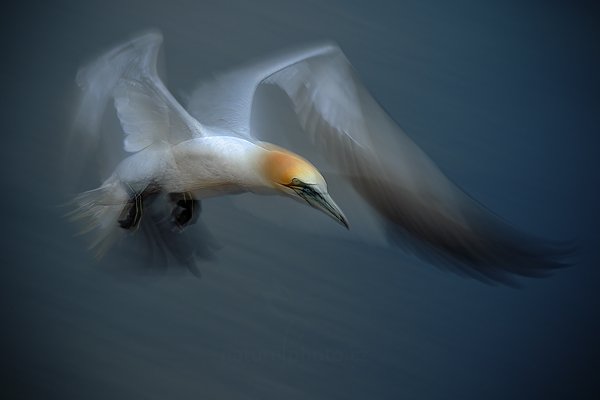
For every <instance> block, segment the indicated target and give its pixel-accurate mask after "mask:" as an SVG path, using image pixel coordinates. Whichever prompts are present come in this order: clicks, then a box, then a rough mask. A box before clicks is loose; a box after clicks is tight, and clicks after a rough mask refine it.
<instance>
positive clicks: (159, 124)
mask: <svg viewBox="0 0 600 400" xmlns="http://www.w3.org/2000/svg"><path fill="white" fill-rule="evenodd" d="M161 43H162V36H161V35H160V34H159V33H155V32H152V33H147V34H144V35H142V36H139V37H137V38H135V39H132V40H130V41H128V42H126V43H124V44H122V45H120V46H117V47H115V48H114V49H112V50H110V51H109V52H107V53H106V54H104V55H103V56H101V57H100V58H98V59H97V60H96V61H94V62H93V63H92V64H90V65H89V66H87V67H85V68H83V69H81V70H80V71H79V72H78V74H77V84H78V85H79V86H80V87H81V88H82V91H83V95H82V97H81V100H80V105H79V110H78V114H77V116H76V121H75V123H76V126H77V127H78V128H80V129H81V130H82V131H84V132H88V133H89V134H91V135H92V136H96V135H97V134H98V130H99V125H100V122H101V119H102V116H103V114H104V111H105V108H106V104H107V102H108V101H109V100H110V99H111V98H113V99H114V104H115V108H116V110H117V115H118V117H119V120H120V122H121V126H122V127H123V131H124V132H125V140H124V148H125V150H126V151H128V152H136V151H140V150H142V149H144V148H146V147H148V146H149V145H151V144H152V143H155V142H157V141H161V140H163V141H167V142H170V143H179V142H181V141H183V140H187V139H191V138H193V137H197V136H201V135H202V130H201V126H200V124H199V123H198V121H196V120H195V119H194V118H192V117H191V116H190V115H189V114H188V113H187V111H186V110H185V109H184V108H183V107H182V106H181V105H180V104H179V103H178V102H177V100H175V98H174V97H173V95H172V94H171V93H170V92H169V91H168V90H167V88H166V87H165V86H164V84H163V82H162V81H161V79H160V77H159V76H158V73H157V71H156V62H157V57H158V52H159V49H160V45H161Z"/></svg>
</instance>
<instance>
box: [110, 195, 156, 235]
mask: <svg viewBox="0 0 600 400" xmlns="http://www.w3.org/2000/svg"><path fill="white" fill-rule="evenodd" d="M130 190H131V195H130V197H129V201H128V202H127V203H126V204H125V206H124V207H123V210H122V211H121V214H120V215H119V220H118V222H119V226H120V227H121V228H123V229H126V230H130V231H133V230H135V229H137V227H138V226H139V224H140V221H141V220H142V213H143V211H144V200H146V199H147V198H148V197H149V196H151V195H153V194H156V193H157V192H158V188H157V187H155V186H153V185H149V186H148V187H146V189H144V191H143V192H141V193H137V192H135V191H134V190H133V189H131V188H130Z"/></svg>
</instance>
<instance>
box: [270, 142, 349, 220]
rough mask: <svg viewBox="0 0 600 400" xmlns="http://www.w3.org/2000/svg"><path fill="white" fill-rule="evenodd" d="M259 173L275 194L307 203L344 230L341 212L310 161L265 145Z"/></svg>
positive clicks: (343, 217) (344, 218)
mask: <svg viewBox="0 0 600 400" xmlns="http://www.w3.org/2000/svg"><path fill="white" fill-rule="evenodd" d="M267 150H268V151H267V153H266V154H265V158H264V164H263V168H264V170H263V172H264V174H265V177H266V178H267V180H268V181H269V183H271V184H272V186H273V187H274V188H275V189H276V190H277V191H279V193H281V194H283V195H285V196H288V197H291V198H293V199H295V200H298V201H301V202H302V203H305V204H306V203H308V205H310V206H311V207H313V208H316V209H317V210H320V211H322V212H324V213H325V214H327V215H328V216H330V217H331V218H333V219H334V220H336V221H337V222H338V223H340V224H342V225H344V226H345V227H346V228H348V229H349V227H348V222H347V220H346V217H345V216H344V213H343V212H342V210H341V209H340V208H339V207H338V205H337V204H335V202H334V201H333V199H332V198H331V196H330V195H329V193H327V183H326V182H325V179H324V178H323V176H322V175H321V173H319V171H318V170H317V168H315V166H314V165H312V164H311V163H310V162H308V161H307V160H305V159H304V158H302V157H300V156H299V155H297V154H294V153H292V152H290V151H287V150H285V149H281V148H279V147H275V146H269V147H268V148H267Z"/></svg>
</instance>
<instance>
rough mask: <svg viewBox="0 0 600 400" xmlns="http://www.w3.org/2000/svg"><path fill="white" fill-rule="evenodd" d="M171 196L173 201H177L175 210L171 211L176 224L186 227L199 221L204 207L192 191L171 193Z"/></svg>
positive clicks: (180, 227) (182, 227) (179, 226)
mask: <svg viewBox="0 0 600 400" xmlns="http://www.w3.org/2000/svg"><path fill="white" fill-rule="evenodd" d="M169 196H170V198H171V201H172V202H173V203H175V206H174V207H173V211H171V216H172V217H173V223H174V224H175V226H177V227H178V228H179V229H184V228H185V227H187V226H189V225H193V224H195V223H196V221H198V217H199V216H200V211H201V209H202V208H201V205H200V201H199V200H196V199H194V197H193V196H192V194H191V193H187V192H183V193H170V194H169Z"/></svg>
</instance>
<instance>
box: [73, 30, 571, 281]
mask: <svg viewBox="0 0 600 400" xmlns="http://www.w3.org/2000/svg"><path fill="white" fill-rule="evenodd" d="M161 41H162V37H161V36H160V34H158V33H148V34H145V35H142V36H139V37H137V38H135V39H133V40H131V41H128V42H126V43H125V44H123V45H120V46H118V47H116V48H114V49H113V50H111V51H109V52H108V53H106V54H105V55H103V56H102V57H100V58H99V59H98V60H97V61H95V62H94V63H92V64H91V65H90V66H88V67H86V68H84V69H82V70H81V71H80V72H79V74H78V75H77V82H78V84H79V85H80V86H81V88H82V90H83V96H82V99H81V102H80V107H79V109H78V113H77V115H76V126H77V127H78V128H79V129H80V130H81V131H83V132H86V134H87V135H89V136H88V137H89V138H90V139H93V138H96V137H97V134H98V132H99V125H100V121H101V118H102V115H103V113H104V110H105V107H106V104H107V103H108V102H109V101H110V100H111V99H112V100H113V101H114V105H115V108H116V110H117V115H118V118H119V120H120V122H121V126H122V128H123V131H124V132H125V138H124V146H123V147H124V149H125V150H126V151H127V152H130V153H133V154H132V155H130V156H129V157H127V158H125V159H124V160H123V161H122V162H121V163H120V164H119V166H118V167H117V168H116V170H115V171H114V173H113V174H112V176H111V177H109V178H108V179H107V180H106V181H105V182H104V184H103V185H101V187H100V188H99V189H96V190H94V191H90V192H86V193H84V194H82V195H80V196H79V197H78V198H77V203H78V206H79V211H77V212H76V213H75V215H76V216H77V217H81V218H84V219H85V220H87V222H88V226H87V228H88V229H91V230H95V231H96V232H97V233H98V235H97V237H98V239H97V243H96V245H97V244H98V243H101V244H104V243H107V242H109V241H110V239H111V238H113V237H114V235H115V232H119V231H122V230H123V228H125V229H131V228H132V227H136V226H137V224H138V223H139V221H140V219H141V215H137V214H135V213H141V209H142V208H143V207H142V203H143V201H144V200H145V198H146V197H148V196H152V195H155V194H158V193H171V194H184V196H185V195H186V194H187V195H189V196H193V197H190V198H192V199H194V200H195V199H201V198H204V197H207V196H215V195H223V194H231V193H239V192H244V191H251V192H256V193H262V194H280V195H286V196H288V197H292V198H295V199H296V200H300V201H303V202H305V203H308V204H309V205H311V206H312V207H315V208H317V209H320V210H321V211H323V212H325V213H326V214H328V215H329V216H331V217H333V218H334V219H336V220H337V221H338V222H340V223H342V224H344V225H346V226H347V222H346V219H345V216H344V215H343V213H342V212H341V210H340V209H339V207H337V205H336V204H335V203H334V202H333V200H332V199H331V197H330V196H329V194H328V193H327V185H326V183H325V180H324V179H323V177H322V176H321V174H320V173H319V171H317V170H316V168H314V166H312V164H310V163H309V162H307V161H306V160H304V159H303V158H302V157H300V156H298V155H297V154H295V153H293V152H290V151H289V150H286V149H280V148H277V147H274V146H272V145H270V144H268V143H264V142H262V141H261V140H263V139H264V138H263V137H261V132H257V131H256V130H255V129H254V128H253V127H254V126H256V121H259V122H260V123H268V121H269V120H270V118H272V117H273V115H272V113H271V108H272V107H271V106H270V105H269V100H270V99H269V97H270V96H271V95H269V94H268V93H267V95H265V96H258V95H257V92H258V91H259V89H260V88H261V87H263V86H271V87H276V88H278V89H279V90H280V93H281V92H283V93H284V94H285V95H286V96H287V97H288V99H289V100H290V104H291V107H292V108H293V111H294V114H295V117H296V118H297V121H298V123H299V124H300V126H301V128H302V129H303V132H304V133H305V135H306V139H307V142H308V143H310V146H311V147H310V149H309V150H308V151H310V152H314V153H315V154H316V153H319V154H320V155H321V156H323V157H325V159H326V160H327V163H328V164H329V166H330V167H331V168H332V170H333V171H334V172H335V173H336V174H337V175H340V176H343V177H344V178H345V179H346V184H348V185H352V187H353V189H354V190H355V191H356V192H357V193H358V194H359V195H360V197H361V198H362V201H363V202H364V203H363V204H362V207H369V208H371V209H373V210H375V212H376V213H377V215H378V218H380V220H381V227H382V229H384V230H385V232H386V233H387V234H388V235H389V237H390V238H392V239H393V240H394V241H395V242H396V243H398V244H402V245H404V246H405V247H407V248H410V249H411V250H412V251H414V252H415V253H417V254H418V255H421V256H423V257H425V258H428V259H431V260H434V262H436V263H443V264H448V265H452V266H455V267H457V268H459V269H460V270H462V271H465V272H468V273H469V274H470V275H472V276H475V277H477V278H480V279H484V280H488V281H490V280H491V281H504V282H508V281H510V274H511V273H515V274H519V275H527V276H542V275H545V274H546V273H547V271H548V270H549V269H552V268H556V267H559V266H561V265H563V263H562V259H563V257H564V256H565V255H566V254H567V249H566V248H564V247H560V246H558V247H557V246H554V245H552V244H549V243H547V242H542V241H539V240H534V239H532V238H530V237H528V236H526V235H524V234H522V233H520V232H518V231H517V230H515V229H514V228H512V227H510V226H509V225H508V224H506V223H504V222H503V221H501V220H500V219H499V218H497V217H495V216H494V215H493V214H492V213H490V212H488V211H487V210H486V209H485V208H484V207H482V206H481V205H480V204H479V203H477V202H476V201H475V200H473V199H472V198H470V197H469V196H467V195H466V194H465V193H464V192H462V191H461V190H460V189H459V188H458V187H457V186H455V185H454V184H452V183H451V182H450V181H449V180H448V179H447V178H446V177H445V176H444V174H443V173H442V172H441V171H440V170H439V169H438V168H437V167H436V166H435V164H434V163H433V162H432V161H431V160H430V159H429V158H428V157H427V156H426V155H425V154H424V153H423V151H422V150H421V149H419V148H418V146H417V145H416V144H415V143H414V142H413V141H412V140H411V139H410V138H409V137H408V136H407V135H406V134H405V133H404V132H403V131H402V130H401V129H400V128H399V127H398V126H397V125H396V123H395V122H394V121H393V120H392V119H391V118H390V117H389V116H388V115H387V114H386V113H385V111H383V109H382V108H381V107H380V106H379V105H378V104H377V102H376V101H375V100H374V99H373V97H372V96H371V95H370V94H369V93H368V91H367V90H366V88H365V87H364V86H363V85H362V84H361V83H360V80H359V79H358V77H357V75H356V73H355V71H354V70H353V68H352V67H351V65H350V63H349V62H348V60H347V59H346V57H345V56H344V54H343V53H342V51H341V50H340V49H339V47H337V45H335V44H333V43H324V44H318V45H315V46H310V47H305V48H301V49H297V50H293V51H290V52H287V53H283V54H280V55H277V56H274V57H271V58H268V59H264V60H261V61H259V62H256V63H253V64H250V65H247V66H243V67H241V68H237V69H233V70H231V71H229V72H225V73H222V74H219V75H217V76H216V77H214V78H212V79H209V80H207V81H205V82H203V83H201V84H200V85H199V86H198V88H197V89H196V91H195V92H194V93H193V95H192V98H191V101H190V104H189V107H188V110H189V112H190V114H191V115H193V116H194V117H195V118H194V117H192V116H191V115H190V114H188V111H186V110H185V109H184V108H183V107H182V106H181V105H180V104H179V103H178V102H177V101H176V100H175V99H174V97H173V96H172V95H171V94H170V93H169V91H168V90H167V89H166V88H165V86H164V84H163V83H162V81H161V80H160V78H159V77H158V74H157V72H156V60H157V55H158V51H159V46H160V43H161ZM281 134H282V135H283V136H285V135H286V134H289V133H288V132H285V131H284V132H281ZM307 155H309V156H310V155H311V154H307ZM325 178H327V177H325ZM177 199H178V200H177V201H179V200H181V198H179V197H178V198H177ZM186 201H188V200H185V201H184V203H177V204H184V206H185V205H189V204H191V203H186ZM136 202H141V203H140V206H139V209H138V208H136V207H135V204H137V203H136ZM132 205H133V206H132ZM132 209H133V210H134V211H135V213H133V212H132V211H131V210H132ZM108 210H110V211H108ZM124 210H125V211H124ZM127 210H129V213H127V212H126V211H127ZM186 210H187V209H186ZM124 213H125V215H124ZM175 217H176V219H177V217H178V216H175ZM349 217H350V220H352V215H350V216H349ZM119 218H120V219H119ZM184 222H185V223H184V224H180V228H184V227H185V226H186V223H187V221H184ZM357 228H358V229H360V227H357ZM105 247H106V246H103V248H105Z"/></svg>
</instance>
